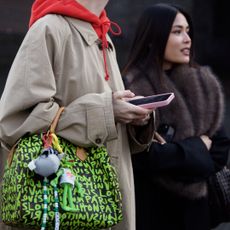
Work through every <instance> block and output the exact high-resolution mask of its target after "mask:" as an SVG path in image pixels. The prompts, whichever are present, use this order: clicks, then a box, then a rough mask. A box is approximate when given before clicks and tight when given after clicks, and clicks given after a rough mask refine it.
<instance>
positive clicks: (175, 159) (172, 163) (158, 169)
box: [133, 137, 214, 181]
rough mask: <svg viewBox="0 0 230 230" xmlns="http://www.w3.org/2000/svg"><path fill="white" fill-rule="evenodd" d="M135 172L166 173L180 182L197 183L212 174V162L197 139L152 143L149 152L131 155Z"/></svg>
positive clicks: (201, 142)
mask: <svg viewBox="0 0 230 230" xmlns="http://www.w3.org/2000/svg"><path fill="white" fill-rule="evenodd" d="M133 167H134V170H135V171H137V170H138V171H148V172H149V173H161V174H162V173H163V174H164V173H166V174H169V173H170V175H172V176H175V177H177V178H178V179H181V180H190V181H199V180H203V179H204V178H207V177H208V176H209V175H210V174H211V173H213V172H214V162H213V160H212V158H211V156H210V154H209V151H208V149H207V148H206V146H205V145H204V143H203V141H202V140H201V139H200V138H199V137H190V138H187V139H184V140H182V141H178V142H174V143H166V144H163V145H161V144H159V143H153V144H152V145H151V147H150V149H149V151H146V152H142V153H139V154H135V155H133Z"/></svg>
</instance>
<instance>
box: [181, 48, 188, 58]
mask: <svg viewBox="0 0 230 230" xmlns="http://www.w3.org/2000/svg"><path fill="white" fill-rule="evenodd" d="M181 52H182V53H183V54H184V55H186V56H188V55H190V48H184V49H182V50H181Z"/></svg>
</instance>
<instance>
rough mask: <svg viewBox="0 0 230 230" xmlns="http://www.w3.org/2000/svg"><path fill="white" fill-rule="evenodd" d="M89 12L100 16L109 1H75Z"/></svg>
mask: <svg viewBox="0 0 230 230" xmlns="http://www.w3.org/2000/svg"><path fill="white" fill-rule="evenodd" d="M76 1H77V2H79V3H80V4H81V5H83V6H84V7H85V8H87V9H88V10H89V11H90V12H92V13H93V14H95V15H97V16H98V17H99V16H100V14H101V12H102V11H103V10H104V8H105V6H106V5H107V3H108V1H109V0H76Z"/></svg>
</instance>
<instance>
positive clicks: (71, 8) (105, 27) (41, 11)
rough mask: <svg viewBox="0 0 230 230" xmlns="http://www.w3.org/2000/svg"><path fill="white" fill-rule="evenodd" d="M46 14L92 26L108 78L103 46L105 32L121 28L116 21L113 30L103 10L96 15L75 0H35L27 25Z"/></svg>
mask: <svg viewBox="0 0 230 230" xmlns="http://www.w3.org/2000/svg"><path fill="white" fill-rule="evenodd" d="M47 14H60V15H63V16H68V17H72V18H76V19H80V20H82V21H86V22H89V23H90V24H91V25H92V27H93V28H94V30H95V32H96V33H97V36H98V38H99V39H101V41H102V52H103V59H104V66H105V79H106V80H108V79H109V75H108V70H107V64H106V54H105V48H108V42H107V39H106V34H107V32H108V31H109V29H110V31H111V32H112V34H114V35H120V33H121V29H120V27H119V26H118V25H117V24H116V23H114V22H113V23H112V24H113V25H114V26H116V28H117V30H118V32H114V31H113V30H112V29H111V28H110V26H111V21H110V20H109V18H108V17H107V15H106V12H105V10H103V11H102V12H101V14H100V16H99V17H98V16H97V15H95V14H93V13H92V12H90V11H89V10H88V9H86V8H85V7H84V6H82V5H81V4H80V3H78V2H77V1H76V0H35V2H34V3H33V5H32V10H31V17H30V21H29V27H31V26H32V25H33V24H34V23H35V22H36V21H37V20H39V19H40V18H42V17H44V16H45V15H47Z"/></svg>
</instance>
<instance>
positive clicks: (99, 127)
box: [0, 14, 135, 230]
mask: <svg viewBox="0 0 230 230" xmlns="http://www.w3.org/2000/svg"><path fill="white" fill-rule="evenodd" d="M108 40H109V43H110V48H109V49H108V50H106V56H107V57H106V60H107V65H108V71H109V75H110V79H109V81H106V80H105V79H104V76H105V71H104V62H103V56H102V51H101V50H100V49H99V47H98V44H99V40H98V38H97V35H96V33H95V31H94V30H93V29H92V27H91V25H90V24H88V23H87V22H84V21H80V20H77V19H73V18H69V17H63V16H60V15H54V14H53V15H47V16H45V17H43V18H41V19H40V20H38V21H37V22H36V23H35V24H34V25H33V26H32V27H31V28H30V30H29V31H28V33H27V35H26V37H25V39H24V41H23V43H22V45H21V47H20V49H19V52H18V53H17V55H16V58H15V60H14V63H13V65H12V68H11V70H10V73H9V76H8V79H7V83H6V86H5V90H4V92H3V95H2V98H1V105H0V139H1V141H2V144H3V145H5V146H7V147H8V148H10V147H11V146H12V145H13V144H14V143H15V142H16V141H17V139H18V138H20V137H21V136H22V135H24V134H25V133H28V132H29V133H33V132H38V131H41V130H46V129H47V128H48V127H49V125H50V123H51V121H52V120H53V118H54V116H55V114H56V112H57V110H58V108H59V107H60V106H65V111H64V113H63V114H62V116H61V118H60V121H59V124H58V127H57V134H58V135H60V136H62V137H64V138H66V139H68V140H70V141H71V142H72V143H74V144H76V145H80V146H92V145H102V144H103V143H105V144H106V146H107V148H108V152H109V153H110V155H111V159H112V163H113V164H114V165H115V167H116V168H117V171H118V174H119V179H120V187H121V191H122V195H123V213H124V220H123V221H122V222H121V223H120V224H118V225H117V226H115V227H113V228H112V229H116V230H135V204H134V183H133V174H132V165H131V158H130V150H129V146H128V140H127V134H126V127H125V125H121V124H115V122H114V115H113V108H112V92H113V91H117V90H123V89H124V86H123V82H122V79H121V76H120V72H119V68H118V65H117V60H116V55H115V50H114V47H113V45H112V42H111V41H110V39H109V37H108ZM1 157H3V154H1ZM1 229H3V227H2V228H1Z"/></svg>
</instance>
